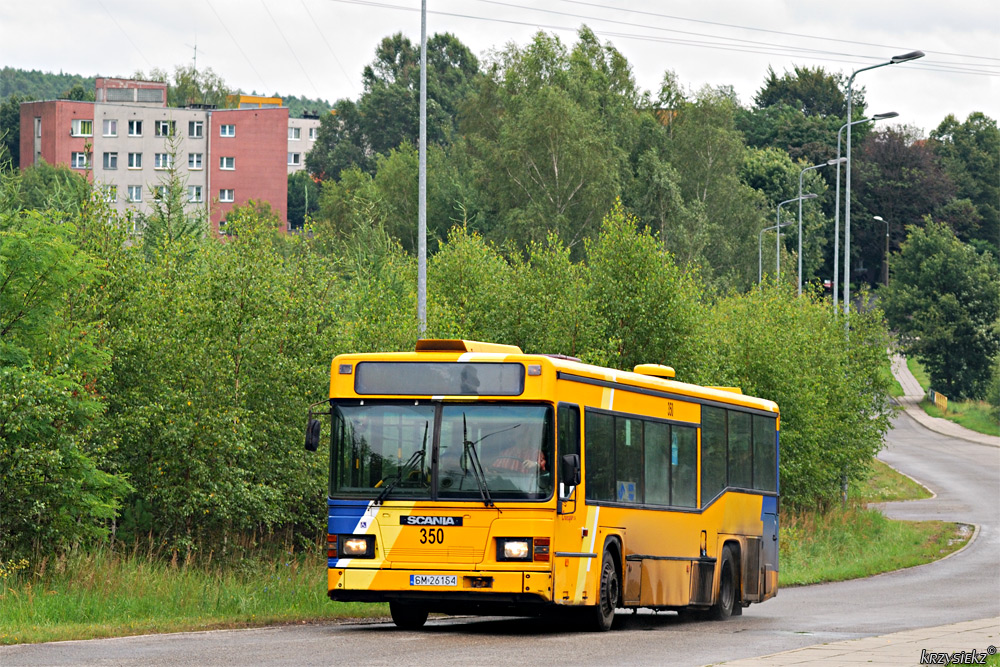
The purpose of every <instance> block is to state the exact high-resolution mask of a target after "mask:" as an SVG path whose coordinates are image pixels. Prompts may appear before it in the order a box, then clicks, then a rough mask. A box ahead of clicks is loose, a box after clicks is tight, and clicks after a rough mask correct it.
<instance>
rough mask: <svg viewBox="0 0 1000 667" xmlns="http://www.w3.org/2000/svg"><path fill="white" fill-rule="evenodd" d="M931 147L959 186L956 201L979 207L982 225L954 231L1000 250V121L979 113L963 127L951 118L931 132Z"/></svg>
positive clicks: (968, 238)
mask: <svg viewBox="0 0 1000 667" xmlns="http://www.w3.org/2000/svg"><path fill="white" fill-rule="evenodd" d="M930 144H931V146H932V148H933V150H934V153H935V154H936V155H937V156H938V157H939V158H940V159H941V161H942V163H943V165H944V170H945V172H947V174H948V176H949V177H950V178H951V180H952V181H953V182H954V183H955V186H956V197H958V198H963V199H968V200H969V201H971V202H972V204H973V205H974V206H975V207H976V211H977V213H978V217H979V219H980V221H981V222H980V223H979V224H978V225H974V224H965V225H962V226H960V227H954V229H955V232H956V233H957V234H958V235H959V238H961V239H962V240H964V241H969V240H971V239H978V240H982V241H987V242H989V243H991V244H993V250H994V254H997V252H996V251H997V250H1000V241H998V239H997V229H1000V210H998V209H1000V203H998V202H1000V184H998V182H997V177H996V175H997V173H998V172H1000V129H998V128H997V122H996V120H994V119H992V118H990V117H989V116H987V115H985V114H983V113H981V112H979V111H976V112H973V113H971V114H969V116H968V118H966V119H965V122H962V123H959V121H958V119H956V118H955V116H953V115H951V114H949V115H948V116H947V117H946V118H945V119H944V120H943V121H941V124H940V125H938V126H937V128H935V129H934V130H933V131H932V132H931V140H930Z"/></svg>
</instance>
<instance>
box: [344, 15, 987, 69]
mask: <svg viewBox="0 0 1000 667" xmlns="http://www.w3.org/2000/svg"><path fill="white" fill-rule="evenodd" d="M329 1H330V2H339V3H342V4H353V5H361V6H367V7H379V8H383V9H394V10H398V11H407V12H414V11H419V10H417V9H415V8H411V7H401V6H399V5H393V4H389V3H385V2H377V1H375V0H329ZM483 1H491V0H483ZM497 4H501V3H497ZM510 6H515V5H510ZM522 8H523V9H534V8H531V7H522ZM538 11H548V10H538ZM428 13H429V14H435V15H438V16H451V17H454V18H465V19H471V20H476V21H488V22H493V23H505V24H508V25H521V26H527V27H534V28H538V29H547V30H561V31H567V32H575V31H576V28H570V27H567V26H562V25H552V24H545V23H538V22H532V21H518V20H514V19H505V18H495V17H485V16H476V15H472V14H461V13H457V12H445V11H440V10H428ZM576 18H588V17H576ZM593 20H597V21H602V20H603V19H596V18H595V19H593ZM643 27H650V26H643ZM653 29H656V28H655V27H654V28H653ZM677 32H681V31H677ZM594 33H595V34H598V35H603V36H609V37H616V38H621V39H635V40H640V41H656V42H662V43H668V44H678V45H682V46H694V47H697V48H707V49H715V50H721V51H735V52H741V53H756V54H761V55H776V56H784V57H788V56H795V55H800V56H807V55H808V57H810V58H811V59H813V60H822V61H827V62H839V63H846V64H868V63H870V62H871V61H872V60H878V59H881V56H866V55H861V54H842V53H837V52H829V51H822V50H819V49H809V48H805V47H780V46H779V47H776V46H774V45H768V46H761V47H760V48H756V47H754V46H753V44H760V43H759V42H758V43H753V44H750V45H744V44H736V45H727V44H725V43H719V42H697V41H694V40H680V39H676V38H668V37H662V36H656V35H641V34H636V33H626V32H611V31H606V30H599V29H595V30H594ZM709 37H712V38H713V39H721V40H726V41H730V42H732V41H736V42H747V41H750V40H739V39H736V40H734V39H731V38H728V37H716V36H710V35H709ZM789 51H796V52H797V53H789ZM812 54H820V55H812ZM824 56H840V57H839V58H832V57H824ZM973 57H979V56H973ZM851 58H853V59H855V60H848V59H851ZM859 58H860V59H864V61H858V60H857V59H859ZM865 61H867V62H865ZM931 65H934V66H933V67H931ZM908 69H915V70H925V71H932V72H939V73H957V74H971V75H978V76H1000V73H993V72H982V71H978V70H971V69H965V68H959V67H954V66H952V65H950V64H948V63H925V64H924V65H923V66H915V65H910V66H909V67H908Z"/></svg>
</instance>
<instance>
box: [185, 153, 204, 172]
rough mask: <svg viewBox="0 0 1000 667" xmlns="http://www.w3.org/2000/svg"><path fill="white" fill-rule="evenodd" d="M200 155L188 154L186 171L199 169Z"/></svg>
mask: <svg viewBox="0 0 1000 667" xmlns="http://www.w3.org/2000/svg"><path fill="white" fill-rule="evenodd" d="M201 158H202V154H201V153H188V169H201Z"/></svg>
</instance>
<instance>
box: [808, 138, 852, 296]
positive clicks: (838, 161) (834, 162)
mask: <svg viewBox="0 0 1000 667" xmlns="http://www.w3.org/2000/svg"><path fill="white" fill-rule="evenodd" d="M842 162H847V158H842V157H840V156H837V159H836V160H827V161H826V162H821V163H820V164H814V165H813V166H811V167H806V168H804V169H803V170H802V171H800V172H799V296H802V199H803V197H802V175H803V174H805V173H806V172H807V171H809V170H810V169H822V168H823V167H832V166H833V165H837V166H838V169H837V173H838V174H839V173H840V169H839V166H840V164H841V163H842Z"/></svg>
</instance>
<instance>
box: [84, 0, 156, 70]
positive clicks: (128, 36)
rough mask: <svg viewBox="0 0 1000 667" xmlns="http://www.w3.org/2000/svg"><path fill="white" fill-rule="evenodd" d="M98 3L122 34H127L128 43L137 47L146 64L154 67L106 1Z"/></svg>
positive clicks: (134, 47) (98, 0) (98, 1)
mask: <svg viewBox="0 0 1000 667" xmlns="http://www.w3.org/2000/svg"><path fill="white" fill-rule="evenodd" d="M97 4H99V5H100V6H101V9H103V10H104V11H105V12H107V14H108V16H110V17H111V20H112V21H113V22H114V24H115V25H116V26H118V29H119V30H121V31H122V34H123V35H125V39H127V40H128V43H129V44H131V45H132V48H133V49H135V51H136V53H138V54H139V56H140V57H141V58H142V59H143V60H145V61H146V64H147V65H149V67H150V69H152V68H153V63H151V62H149V58H147V57H146V54H144V53H143V52H142V51H141V50H140V49H139V47H138V46H136V44H135V42H133V41H132V36H131V35H129V34H128V33H127V32H126V31H125V28H123V27H122V24H121V23H119V22H118V19H116V18H115V15H114V14H112V13H111V12H110V11H108V8H107V7H105V6H104V3H103V2H101V0H97Z"/></svg>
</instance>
